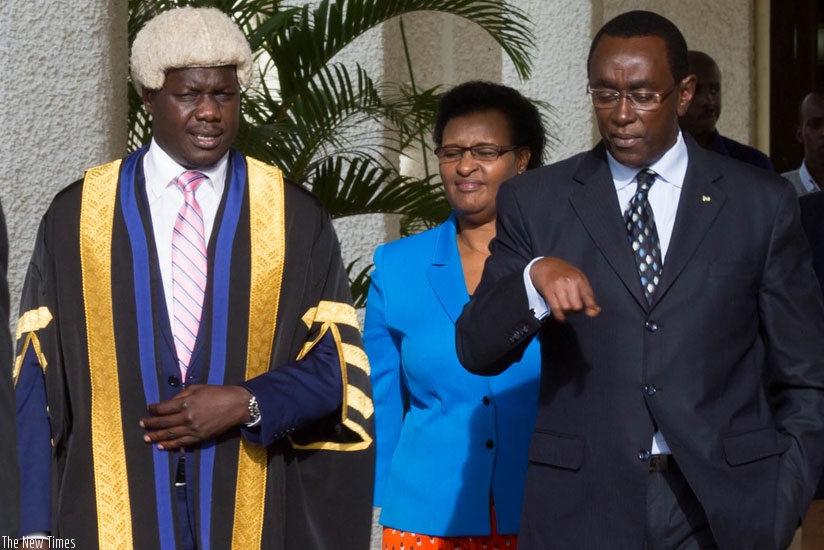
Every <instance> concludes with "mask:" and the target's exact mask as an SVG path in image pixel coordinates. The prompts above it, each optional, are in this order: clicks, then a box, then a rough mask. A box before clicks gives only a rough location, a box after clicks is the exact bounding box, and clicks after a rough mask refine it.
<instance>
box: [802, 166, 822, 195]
mask: <svg viewBox="0 0 824 550" xmlns="http://www.w3.org/2000/svg"><path fill="white" fill-rule="evenodd" d="M798 179H800V180H801V185H803V186H804V190H805V191H806V192H807V193H812V192H813V191H818V184H817V183H816V182H815V180H814V179H813V177H812V175H810V171H809V170H807V160H806V159H805V160H803V161H801V166H800V167H799V168H798Z"/></svg>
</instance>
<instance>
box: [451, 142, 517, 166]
mask: <svg viewBox="0 0 824 550" xmlns="http://www.w3.org/2000/svg"><path fill="white" fill-rule="evenodd" d="M519 147H521V146H520V145H473V146H472V147H458V146H457V145H449V146H447V147H438V148H436V149H435V155H437V157H438V161H439V162H440V163H441V164H448V163H450V162H458V161H459V160H461V159H462V158H463V156H464V153H466V152H467V151H469V153H470V154H471V155H472V158H473V159H475V160H480V161H491V160H498V157H500V156H501V155H503V154H504V153H508V152H510V151H514V150H515V149H518V148H519Z"/></svg>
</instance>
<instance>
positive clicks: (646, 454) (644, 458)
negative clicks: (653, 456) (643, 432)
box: [638, 449, 650, 462]
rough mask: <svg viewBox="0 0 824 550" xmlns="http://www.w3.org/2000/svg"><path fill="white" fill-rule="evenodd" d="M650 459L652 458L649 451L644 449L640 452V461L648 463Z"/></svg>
mask: <svg viewBox="0 0 824 550" xmlns="http://www.w3.org/2000/svg"><path fill="white" fill-rule="evenodd" d="M649 457H650V454H649V451H647V450H645V449H642V450H640V451H639V452H638V460H641V461H643V462H646V461H647V460H649Z"/></svg>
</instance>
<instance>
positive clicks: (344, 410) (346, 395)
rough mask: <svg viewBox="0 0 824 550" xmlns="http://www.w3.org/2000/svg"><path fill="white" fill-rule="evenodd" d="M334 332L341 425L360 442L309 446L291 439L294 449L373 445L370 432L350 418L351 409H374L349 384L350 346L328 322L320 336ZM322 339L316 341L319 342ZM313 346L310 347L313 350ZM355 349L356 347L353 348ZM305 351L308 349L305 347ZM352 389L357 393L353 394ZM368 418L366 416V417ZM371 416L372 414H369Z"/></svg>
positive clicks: (318, 443)
mask: <svg viewBox="0 0 824 550" xmlns="http://www.w3.org/2000/svg"><path fill="white" fill-rule="evenodd" d="M327 330H329V331H331V332H332V336H333V340H334V341H335V347H336V348H337V351H338V361H339V362H340V366H341V367H340V368H341V380H342V383H343V404H342V406H341V423H342V424H343V425H344V427H346V428H348V429H349V430H350V431H352V432H353V433H355V434H357V435H358V436H359V437H360V440H359V441H355V442H351V443H342V442H340V441H313V442H312V443H308V444H300V443H297V442H296V441H295V440H294V439H292V438H291V437H290V438H289V441H290V443H291V444H292V447H294V448H295V449H305V450H323V451H361V450H363V449H367V448H369V446H370V445H371V444H372V436H370V435H369V432H368V431H367V430H366V428H364V427H363V426H361V425H360V424H358V423H357V422H356V421H354V420H353V419H351V418H349V413H348V411H349V407H350V406H351V407H353V408H355V409H356V410H358V411H359V412H361V414H363V413H364V412H369V411H370V410H371V409H372V400H371V399H370V398H369V397H368V396H367V395H366V394H365V393H363V392H362V391H361V390H359V389H357V388H354V387H353V386H351V385H350V384H349V376H348V374H347V372H346V369H347V364H346V358H345V351H344V346H348V345H349V344H344V343H343V342H341V337H340V331H339V330H338V327H337V325H336V324H334V323H332V322H326V323H325V324H324V326H323V327H321V330H320V334H321V336H322V335H323V334H324V333H325V332H326V331H327ZM319 339H320V337H318V338H316V339H315V342H317V341H318V340H319ZM311 347H312V346H309V348H311ZM351 347H355V346H351ZM304 349H307V348H306V346H304ZM352 389H355V390H357V391H355V392H353V391H351V390H352ZM350 399H354V400H355V403H351V402H350ZM364 399H365V400H366V401H368V402H369V405H367V404H366V403H365V402H364ZM364 416H366V415H364ZM369 416H371V413H370V414H369ZM369 416H366V417H367V418H368V417H369Z"/></svg>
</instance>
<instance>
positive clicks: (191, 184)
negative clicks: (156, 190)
mask: <svg viewBox="0 0 824 550" xmlns="http://www.w3.org/2000/svg"><path fill="white" fill-rule="evenodd" d="M204 181H206V175H205V174H202V173H200V172H191V171H186V172H182V173H181V174H180V175H179V176H178V177H176V178H175V185H177V186H178V187H179V188H180V190H181V191H183V194H184V195H186V194H190V193H191V194H194V193H195V192H196V191H197V188H198V187H200V184H201V183H203V182H204Z"/></svg>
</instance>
